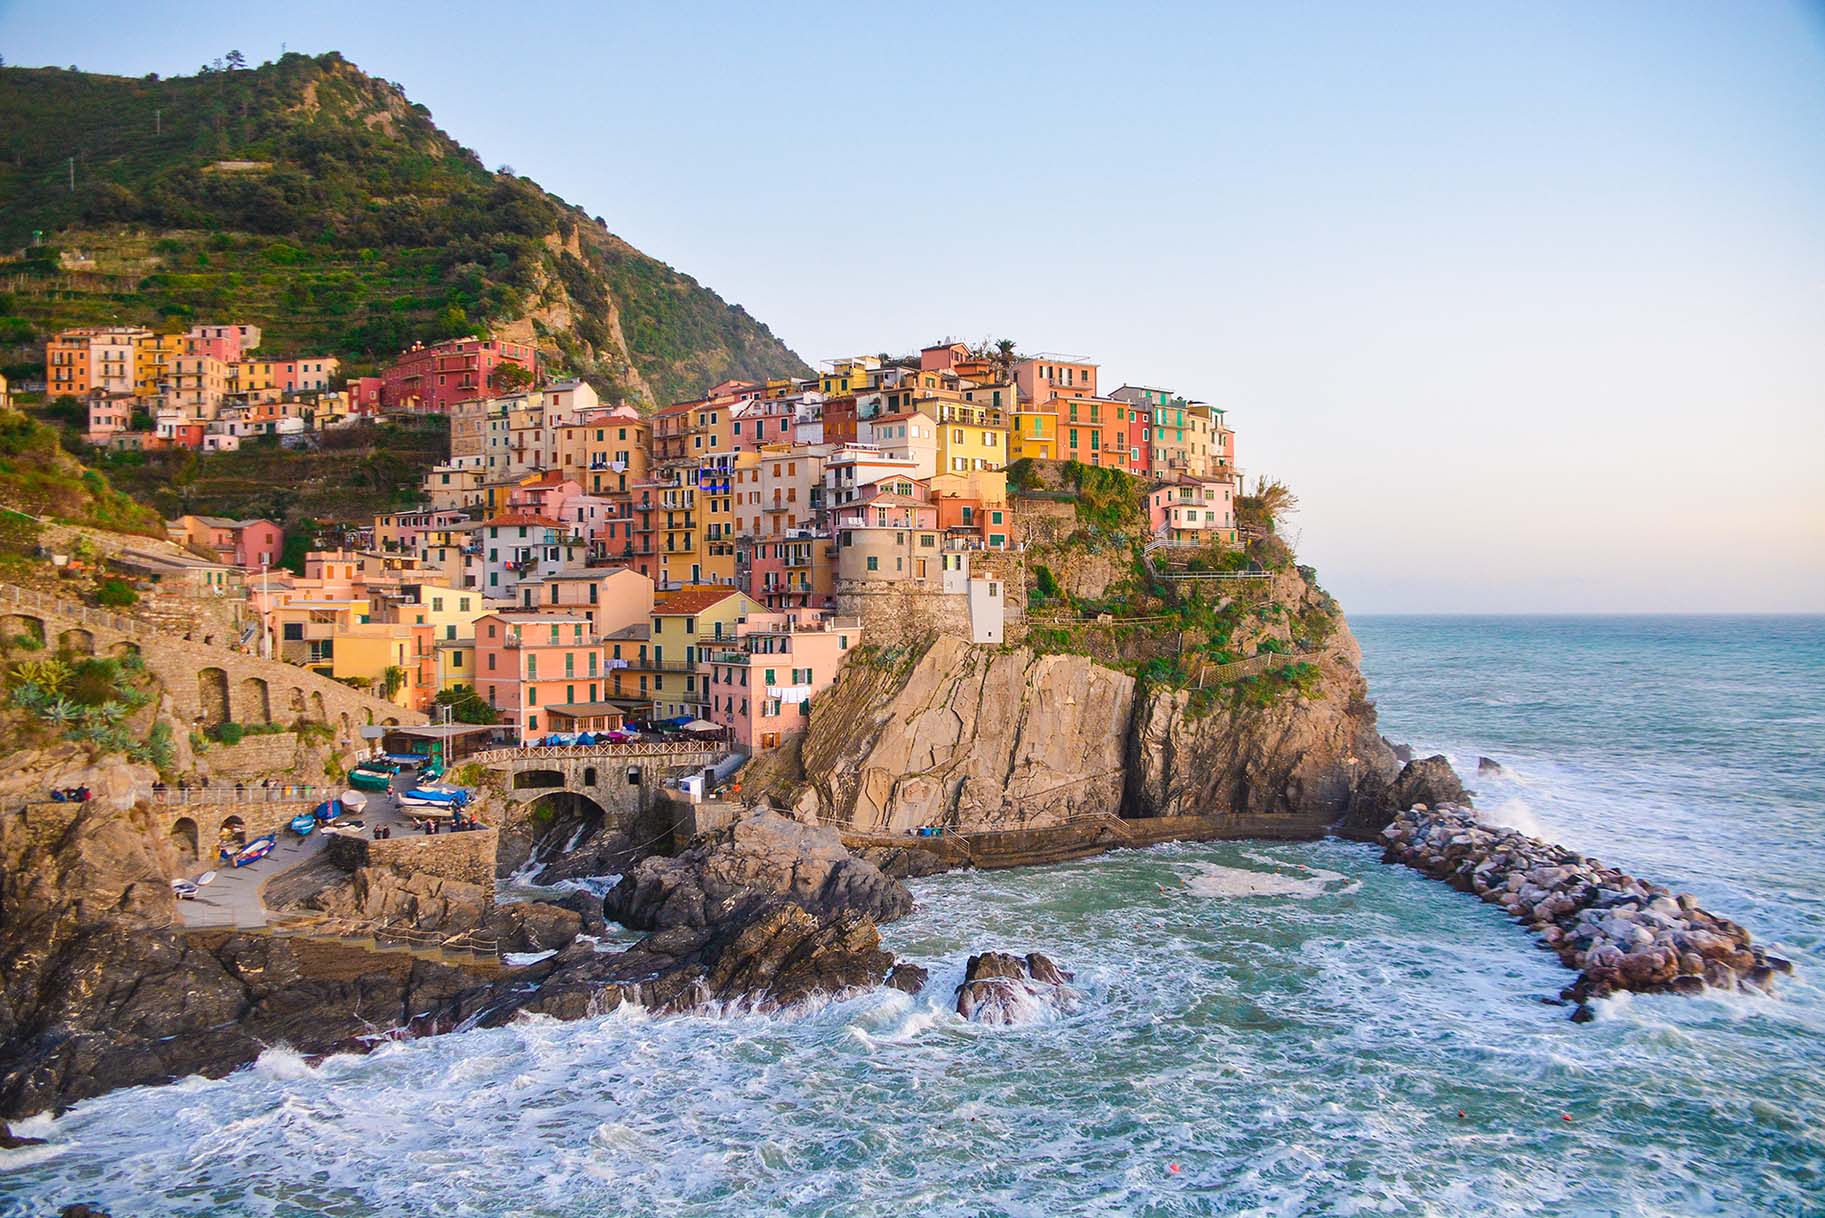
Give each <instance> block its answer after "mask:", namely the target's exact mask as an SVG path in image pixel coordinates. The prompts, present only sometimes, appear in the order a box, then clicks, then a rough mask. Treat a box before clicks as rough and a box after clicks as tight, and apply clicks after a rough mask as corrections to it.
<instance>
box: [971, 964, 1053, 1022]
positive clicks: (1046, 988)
mask: <svg viewBox="0 0 1825 1218" xmlns="http://www.w3.org/2000/svg"><path fill="white" fill-rule="evenodd" d="M1071 978H1072V975H1071V974H1070V973H1067V972H1065V970H1063V969H1061V968H1059V967H1058V965H1056V964H1054V963H1052V961H1051V959H1050V958H1049V957H1047V956H1042V955H1040V954H1039V953H1038V952H1028V953H1027V954H1026V955H1025V956H1014V955H1010V954H1008V953H1007V952H983V953H982V954H981V955H980V956H971V957H970V959H969V963H968V964H967V965H966V966H965V967H964V970H963V984H962V985H960V986H958V987H957V1014H959V1015H961V1016H963V1017H964V1018H965V1019H967V1020H969V1021H971V1022H972V1023H988V1024H1012V1023H1025V1022H1027V1020H1029V1019H1030V1018H1032V1017H1033V1016H1034V1015H1035V1014H1036V1013H1038V1012H1039V1011H1040V1010H1041V1009H1042V1008H1043V1007H1052V1008H1055V1009H1058V1010H1068V1009H1070V1008H1071V1007H1072V1006H1074V1005H1075V1004H1076V1001H1077V992H1076V991H1075V990H1073V989H1072V988H1071V985H1070V982H1071Z"/></svg>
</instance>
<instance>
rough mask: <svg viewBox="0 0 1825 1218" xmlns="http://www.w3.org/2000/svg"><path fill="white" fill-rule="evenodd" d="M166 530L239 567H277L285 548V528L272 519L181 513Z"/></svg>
mask: <svg viewBox="0 0 1825 1218" xmlns="http://www.w3.org/2000/svg"><path fill="white" fill-rule="evenodd" d="M165 533H166V536H168V537H169V538H170V539H171V540H173V541H175V542H177V543H178V544H179V545H182V546H184V547H185V548H186V549H189V550H191V551H193V552H195V553H198V554H206V555H208V556H209V557H211V558H213V559H215V561H217V562H219V563H226V564H231V565H233V566H237V567H245V568H258V567H259V566H260V565H261V563H265V564H266V565H267V566H268V567H276V566H278V565H279V558H280V556H281V555H283V554H284V552H285V530H284V529H282V528H280V527H279V526H278V525H276V524H274V523H273V522H272V521H270V520H259V519H250V520H230V519H228V518H226V517H223V516H179V517H178V518H177V519H176V520H173V521H170V522H169V523H167V524H166V525H165Z"/></svg>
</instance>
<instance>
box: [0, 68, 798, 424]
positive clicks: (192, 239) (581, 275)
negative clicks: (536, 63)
mask: <svg viewBox="0 0 1825 1218" xmlns="http://www.w3.org/2000/svg"><path fill="white" fill-rule="evenodd" d="M72 157H74V161H75V165H74V170H75V189H74V190H73V191H72V190H71V189H70V176H71V161H70V158H72ZM36 233H42V234H43V236H42V241H41V243H40V244H37V245H33V244H32V243H33V241H34V234H36ZM0 249H11V250H18V251H19V253H18V254H17V256H14V257H11V258H8V259H6V260H4V261H0V365H3V366H7V367H10V368H11V369H13V370H14V371H15V374H17V373H18V372H29V370H31V369H32V368H33V367H34V366H35V365H37V364H41V361H42V351H41V350H40V349H38V347H37V344H39V343H41V342H42V340H43V338H44V336H45V335H47V334H48V333H50V332H52V331H55V330H57V329H60V328H63V327H65V326H70V325H83V324H97V323H104V322H116V323H139V324H146V325H152V326H155V327H164V328H177V327H181V326H187V325H189V324H191V323H193V322H197V321H204V320H212V321H228V320H246V321H252V322H255V323H257V324H259V325H260V326H261V327H262V328H263V329H264V330H265V331H266V334H267V336H268V337H267V340H266V342H265V343H264V344H263V350H265V351H268V352H272V353H277V354H288V353H289V354H306V353H310V354H314V353H318V352H324V353H328V354H332V355H336V356H339V357H341V358H342V359H343V360H344V361H345V362H347V363H348V364H350V365H351V366H352V367H353V368H354V369H357V370H361V369H367V368H372V367H375V366H377V365H378V364H379V363H381V362H383V361H385V360H387V359H390V358H391V357H392V356H393V355H394V354H396V353H397V352H398V351H399V350H400V349H402V348H403V347H405V346H407V345H409V344H410V343H411V342H413V341H415V340H426V341H429V340H434V339H439V338H451V337H460V336H464V335H469V334H477V333H493V334H495V335H497V336H500V337H506V338H514V339H519V340H525V341H533V342H536V343H537V344H538V345H539V346H540V347H541V349H542V350H544V351H545V352H546V353H548V355H549V356H550V357H551V359H552V362H553V367H554V369H555V370H558V371H565V372H573V373H577V374H580V375H584V376H586V377H588V379H590V380H591V382H592V383H594V384H595V385H596V386H597V388H598V389H600V390H602V391H603V392H604V394H605V395H606V396H609V397H611V398H618V397H622V396H627V397H631V398H634V399H637V400H639V399H644V400H647V401H649V402H665V401H670V400H674V399H677V398H683V397H688V396H692V395H694V394H695V393H697V392H698V391H700V390H701V389H702V388H703V387H704V386H705V385H707V384H709V383H712V382H714V381H716V380H720V379H724V378H727V377H736V376H739V377H764V376H777V375H783V374H786V373H793V374H799V375H803V374H805V373H806V372H808V369H807V368H806V366H805V364H804V362H803V361H802V360H800V359H799V358H798V357H797V356H796V355H794V354H793V353H792V352H791V351H790V350H789V349H787V348H786V346H785V345H784V344H783V343H781V342H780V341H779V340H778V339H777V338H775V337H774V336H773V334H772V333H771V332H770V331H769V330H768V329H767V327H766V326H764V325H762V324H761V323H759V322H757V321H756V320H754V319H753V318H752V317H750V316H749V315H748V314H747V313H746V312H745V311H744V310H742V309H741V308H740V307H739V306H732V305H729V304H727V303H726V302H724V301H723V300H722V299H721V298H720V297H718V296H717V295H716V294H715V293H714V292H711V291H710V290H708V289H707V288H704V287H703V286H701V285H700V284H698V283H697V282H696V281H695V280H694V279H692V278H691V277H689V276H687V275H684V274H681V273H679V272H678V271H676V270H674V269H672V268H671V267H669V266H666V265H665V264H663V263H661V262H659V261H657V260H655V259H653V258H650V257H648V256H647V255H645V254H643V253H641V252H640V251H638V250H636V249H634V248H633V247H632V246H629V245H628V244H627V243H626V242H624V241H621V240H620V239H619V238H617V237H615V236H614V235H613V234H611V233H610V232H609V231H608V229H607V227H606V226H605V224H604V223H603V222H602V221H601V220H600V219H599V218H596V219H592V218H591V217H590V216H588V215H587V214H586V213H584V212H583V211H582V210H581V209H580V208H577V207H574V206H571V205H569V204H567V203H565V202H564V201H563V200H560V199H558V198H556V197H555V196H553V195H550V194H548V193H547V192H545V191H544V190H542V189H541V188H540V187H539V186H538V185H537V184H535V183H533V182H531V181H529V180H527V179H525V178H521V177H517V176H514V175H513V174H512V173H511V172H507V171H500V172H496V171H491V170H489V169H488V168H487V167H485V166H484V165H483V164H482V163H481V161H480V160H479V158H477V157H476V155H475V154H474V153H473V152H471V151H469V150H468V149H466V148H464V147H462V146H461V145H459V144H457V143H456V142H455V141H454V140H452V139H451V138H450V137H449V136H448V135H446V134H445V133H444V132H443V131H441V130H439V129H438V127H437V126H436V124H435V123H433V122H432V121H431V116H430V113H429V112H428V111H427V110H426V109H425V108H424V107H423V106H420V105H414V104H413V103H411V102H410V101H408V100H407V99H406V97H405V96H404V94H403V91H402V90H401V89H400V88H399V87H398V86H395V85H392V84H389V83H388V82H385V81H381V80H376V79H374V78H372V77H369V76H367V75H365V74H364V73H362V72H361V71H360V70H359V69H358V68H356V67H355V66H354V65H352V64H350V63H349V62H347V61H346V60H344V59H343V58H342V57H341V56H339V55H336V54H334V53H331V54H327V55H322V56H317V57H315V58H312V57H308V56H304V55H298V54H291V55H286V56H284V57H283V58H281V59H280V60H278V61H277V62H276V63H270V64H265V65H262V66H260V67H258V68H254V69H249V70H239V71H205V72H203V73H201V74H199V75H196V76H189V77H174V78H171V79H162V80H161V79H158V78H156V77H146V78H143V79H134V78H127V77H118V76H102V75H95V74H91V73H84V72H73V71H68V70H64V69H59V68H0Z"/></svg>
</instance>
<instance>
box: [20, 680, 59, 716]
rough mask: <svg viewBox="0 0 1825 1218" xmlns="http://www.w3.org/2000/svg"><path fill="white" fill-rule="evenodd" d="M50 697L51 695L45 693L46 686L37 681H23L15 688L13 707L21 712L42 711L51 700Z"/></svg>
mask: <svg viewBox="0 0 1825 1218" xmlns="http://www.w3.org/2000/svg"><path fill="white" fill-rule="evenodd" d="M50 697H51V696H50V695H49V694H47V693H45V692H44V686H42V685H40V684H38V683H37V682H36V681H22V682H20V683H19V684H18V685H15V686H13V693H12V700H13V705H14V706H16V707H18V708H19V709H20V710H29V711H36V710H41V709H43V707H44V704H45V703H46V702H48V701H49V700H50Z"/></svg>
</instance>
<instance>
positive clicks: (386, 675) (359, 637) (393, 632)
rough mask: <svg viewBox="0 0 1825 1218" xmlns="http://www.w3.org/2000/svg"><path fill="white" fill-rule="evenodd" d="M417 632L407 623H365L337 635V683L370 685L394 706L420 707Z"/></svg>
mask: <svg viewBox="0 0 1825 1218" xmlns="http://www.w3.org/2000/svg"><path fill="white" fill-rule="evenodd" d="M413 630H414V628H413V627H412V626H410V625H408V624H406V623H404V622H363V623H359V624H357V625H354V626H349V627H347V628H346V629H344V630H342V631H340V632H338V633H337V635H336V637H335V639H334V641H333V645H334V650H333V652H332V653H331V656H330V676H332V677H334V678H335V679H336V680H338V681H348V680H356V681H371V682H373V683H374V692H375V695H376V696H378V697H384V698H386V699H387V701H389V702H391V703H393V705H395V706H418V705H419V704H420V702H421V700H422V699H424V698H428V697H429V696H430V691H428V690H427V691H424V692H422V693H421V691H420V668H419V663H418V660H419V656H418V649H417V645H416V643H415V642H414V634H413Z"/></svg>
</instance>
